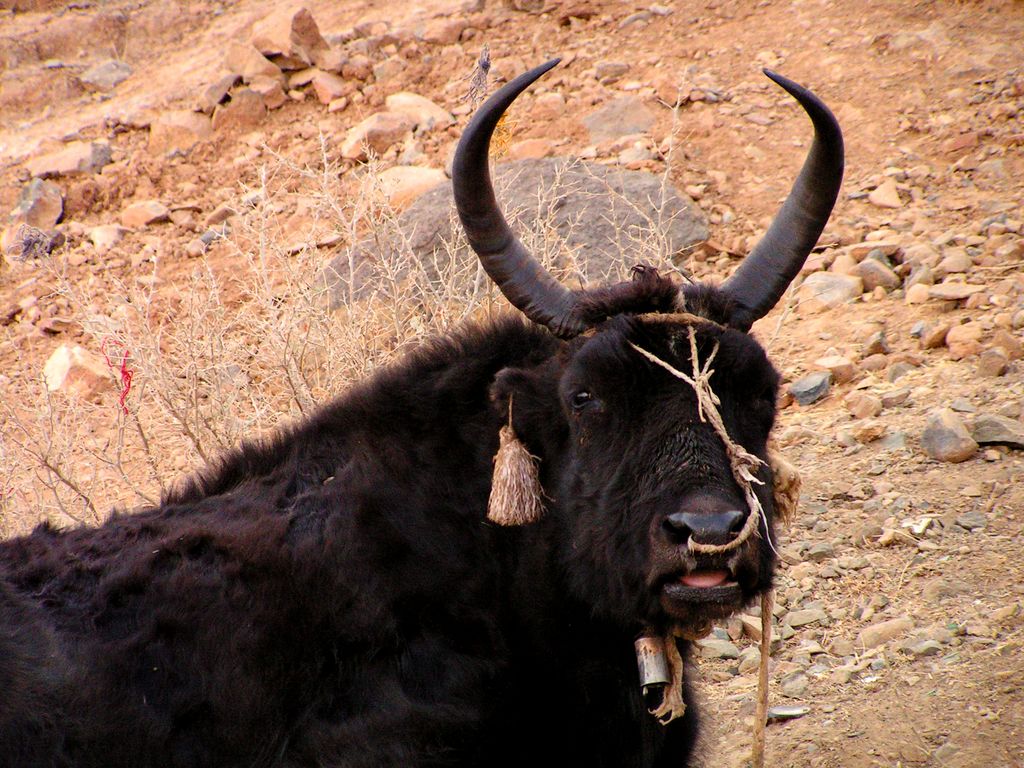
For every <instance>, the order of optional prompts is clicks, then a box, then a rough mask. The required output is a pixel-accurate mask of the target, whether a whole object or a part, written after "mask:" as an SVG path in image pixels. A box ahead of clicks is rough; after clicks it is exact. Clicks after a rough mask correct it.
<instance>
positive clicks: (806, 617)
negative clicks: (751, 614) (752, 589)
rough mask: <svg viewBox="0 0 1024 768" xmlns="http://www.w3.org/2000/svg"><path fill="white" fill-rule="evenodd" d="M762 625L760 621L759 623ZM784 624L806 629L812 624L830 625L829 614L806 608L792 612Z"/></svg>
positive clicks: (786, 616)
mask: <svg viewBox="0 0 1024 768" xmlns="http://www.w3.org/2000/svg"><path fill="white" fill-rule="evenodd" d="M758 623H759V624H760V621H759V622H758ZM782 623H783V624H785V625H786V626H789V627H806V626H808V625H810V624H822V623H828V614H827V613H825V611H823V610H821V609H820V608H805V609H802V610H798V611H790V612H789V613H787V614H786V615H785V616H783V617H782Z"/></svg>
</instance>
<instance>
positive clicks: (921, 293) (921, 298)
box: [903, 283, 929, 304]
mask: <svg viewBox="0 0 1024 768" xmlns="http://www.w3.org/2000/svg"><path fill="white" fill-rule="evenodd" d="M928 296H929V292H928V286H927V285H925V284H924V283H917V284H916V285H912V286H910V287H909V288H908V289H907V292H906V294H905V296H904V299H903V300H904V301H905V302H906V303H907V304H924V303H925V302H926V301H928Z"/></svg>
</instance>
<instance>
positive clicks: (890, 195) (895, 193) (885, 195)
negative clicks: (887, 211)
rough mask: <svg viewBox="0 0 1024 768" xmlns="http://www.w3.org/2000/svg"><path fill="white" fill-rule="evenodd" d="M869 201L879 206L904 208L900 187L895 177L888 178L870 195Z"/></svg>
mask: <svg viewBox="0 0 1024 768" xmlns="http://www.w3.org/2000/svg"><path fill="white" fill-rule="evenodd" d="M868 202H869V203H871V204H872V205H877V206H878V207H879V208H902V207H903V201H902V200H901V199H900V192H899V189H897V188H896V182H895V180H893V179H891V178H890V179H886V180H885V181H883V182H882V183H881V184H880V185H878V187H876V188H875V189H873V190H872V191H871V193H870V194H869V195H868Z"/></svg>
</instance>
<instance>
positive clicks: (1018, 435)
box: [971, 413, 1024, 450]
mask: <svg viewBox="0 0 1024 768" xmlns="http://www.w3.org/2000/svg"><path fill="white" fill-rule="evenodd" d="M971 437H972V438H974V440H975V441H976V442H977V443H978V444H980V445H1008V446H1009V447H1011V448H1016V449H1018V450H1024V424H1021V422H1020V421H1018V420H1017V419H1011V418H1009V417H1007V416H1000V415H999V414H995V413H981V414H978V416H977V417H976V418H975V419H974V423H973V424H972V425H971Z"/></svg>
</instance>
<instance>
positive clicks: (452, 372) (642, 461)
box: [0, 60, 843, 768]
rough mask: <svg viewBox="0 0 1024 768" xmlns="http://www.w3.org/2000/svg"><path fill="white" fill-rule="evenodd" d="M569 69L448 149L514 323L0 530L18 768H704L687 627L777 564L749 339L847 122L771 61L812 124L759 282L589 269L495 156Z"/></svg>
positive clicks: (8, 687)
mask: <svg viewBox="0 0 1024 768" xmlns="http://www.w3.org/2000/svg"><path fill="white" fill-rule="evenodd" d="M556 63H557V60H555V61H553V62H549V63H547V64H545V65H542V66H540V67H538V68H536V69H534V70H532V71H530V72H527V73H525V74H524V75H521V76H519V77H518V78H516V79H514V80H512V81H510V82H508V83H507V84H506V85H504V86H503V87H502V88H500V89H499V90H498V91H497V92H496V93H495V94H494V95H493V96H492V97H491V98H490V99H489V100H488V101H486V102H485V103H484V104H483V106H482V107H481V108H480V109H479V110H478V111H477V112H476V114H475V115H474V117H473V119H472V120H471V121H470V123H469V125H468V127H467V129H466V131H465V133H464V134H463V136H462V138H461V140H460V144H459V146H458V149H457V153H456V156H455V160H454V167H453V175H452V176H453V185H454V192H455V201H456V207H457V210H458V213H459V216H460V219H461V221H462V224H463V227H464V229H465V232H466V234H467V236H468V240H469V243H470V245H471V246H472V248H473V249H474V250H475V252H476V254H477V255H478V256H479V258H480V260H481V261H482V264H483V266H484V268H485V269H486V271H487V273H488V275H489V276H490V277H491V279H493V280H494V282H495V283H496V284H497V286H498V287H499V288H500V289H501V291H502V292H503V293H504V294H505V296H506V297H507V298H508V299H509V301H510V302H511V304H512V305H514V307H516V308H517V309H518V310H519V313H515V314H510V315H508V316H501V317H499V318H498V319H495V320H491V321H488V322H477V323H471V324H468V325H467V326H466V327H463V328H461V329H460V330H456V331H453V332H451V333H450V334H449V335H447V336H444V337H441V338H435V339H432V340H429V341H426V342H425V343H423V344H422V345H421V346H419V347H418V348H417V349H416V350H415V351H413V352H412V353H410V354H409V355H408V356H407V357H405V358H404V359H402V360H401V361H399V362H397V363H396V364H393V365H391V366H389V367H385V368H384V369H383V370H381V371H380V372H378V373H377V374H376V375H374V376H372V377H371V378H370V379H369V380H367V381H364V382H362V383H360V384H358V385H356V386H354V387H353V388H352V389H351V390H350V391H349V392H347V393H345V394H342V395H341V396H340V397H339V398H338V399H336V400H334V401H333V402H330V403H329V404H327V405H325V406H323V407H322V408H321V410H319V411H318V412H317V413H316V414H315V415H314V416H313V417H311V418H309V419H308V420H306V421H304V422H303V423H299V424H297V425H295V426H293V427H291V428H289V429H285V430H283V431H281V432H280V433H279V434H277V435H276V436H275V437H273V438H270V439H265V440H262V441H256V440H254V441H250V442H247V443H245V444H243V445H242V446H241V447H239V448H237V449H236V450H234V451H233V452H231V453H229V454H228V455H226V456H224V457H222V458H221V459H220V460H219V461H217V462H216V463H215V464H213V465H211V466H209V467H207V468H206V469H204V470H201V471H199V472H198V473H197V474H196V475H195V476H193V477H191V478H190V479H188V480H187V482H184V483H182V484H179V486H178V487H176V488H175V490H173V491H170V492H168V493H167V494H166V495H165V498H163V499H161V501H160V503H159V504H158V505H156V506H153V507H151V508H146V509H141V510H137V511H134V512H132V513H130V514H129V513H124V512H121V513H115V514H113V515H112V516H111V517H110V519H109V520H107V521H106V522H105V523H104V524H102V525H100V526H98V527H79V528H74V529H70V530H58V529H55V528H54V527H51V526H49V525H45V524H44V525H41V526H39V527H38V528H36V529H35V530H34V531H33V532H32V533H30V534H29V535H26V536H23V537H21V538H14V539H11V540H8V541H5V542H3V543H2V544H0V766H3V768H35V767H37V766H38V767H40V768H42V767H44V766H45V767H46V768H57V767H61V768H64V767H67V768H71V767H72V766H73V767H74V768H149V767H152V768H156V767H158V766H159V767H160V768H172V767H173V768H185V767H186V766H187V767H188V768H207V767H211V768H212V767H215V766H232V767H234V768H241V767H242V766H245V767H247V768H270V767H271V766H274V767H276V768H285V767H288V768H292V767H298V766H325V767H331V768H342V767H344V768H355V767H357V766H366V767H367V768H369V767H371V766H372V767H373V768H381V767H382V766H488V767H489V768H498V767H499V766H521V765H559V766H574V765H580V766H583V765H586V766H615V767H616V768H623V767H626V766H637V767H640V766H685V765H687V764H688V761H689V760H690V759H691V755H692V753H693V750H694V746H695V744H696V743H697V710H696V705H695V703H694V701H693V696H692V693H691V690H690V686H688V685H687V683H686V677H685V673H683V672H681V671H680V665H683V666H685V663H686V658H687V654H688V653H689V652H690V651H689V649H690V645H691V643H690V641H689V640H687V639H686V637H687V633H688V632H694V631H696V630H697V629H698V628H699V627H702V626H704V625H706V624H707V622H709V621H712V620H715V619H720V618H722V617H725V616H728V615H730V614H732V613H733V612H735V611H737V610H739V609H741V608H742V607H743V606H745V605H748V604H749V603H750V602H751V601H752V600H753V599H754V598H755V597H757V596H758V595H760V594H762V593H764V592H765V591H766V590H768V589H769V588H770V586H771V584H772V575H773V569H774V564H775V557H776V556H775V553H774V551H773V549H774V548H773V544H772V542H773V537H774V524H773V519H774V510H773V499H772V492H771V487H772V476H771V475H772V471H771V467H770V466H769V464H768V456H767V451H768V439H769V433H770V431H771V429H772V424H773V421H774V418H775V415H776V395H777V390H778V386H779V378H780V377H779V374H778V373H777V372H776V371H775V369H774V368H773V367H772V365H771V363H770V362H769V360H768V358H767V356H766V354H765V352H764V350H763V348H762V347H761V346H760V345H759V344H758V343H757V341H755V339H754V338H753V337H752V336H751V335H750V334H749V333H748V332H749V330H750V327H751V324H752V323H753V322H754V321H755V320H756V319H758V318H760V317H762V316H763V315H765V314H766V313H767V312H768V311H769V310H770V309H771V308H772V306H773V305H775V304H776V303H777V301H778V300H779V299H780V297H781V296H782V294H783V292H784V291H785V290H786V288H787V286H788V285H789V283H790V282H791V281H792V279H793V278H794V277H795V275H796V274H797V272H798V271H799V269H800V267H801V265H802V264H803V262H804V260H805V258H806V257H807V255H808V253H809V252H810V251H811V249H812V248H813V246H814V245H815V243H816V241H817V239H818V237H819V236H820V234H821V231H822V229H823V227H824V225H825V223H826V221H827V219H828V217H829V215H830V213H831V210H832V207H833V205H834V202H835V199H836V195H837V193H838V189H839V185H840V181H841V178H842V172H843V143H842V137H841V133H840V130H839V127H838V124H837V122H836V120H835V118H834V117H833V115H832V114H831V112H830V111H829V110H828V108H827V107H826V106H825V105H824V104H823V103H822V102H821V101H820V100H819V99H818V98H817V97H816V96H815V95H814V94H812V93H811V92H810V91H808V90H806V89H804V88H803V87H801V86H799V85H797V84H795V83H793V82H791V81H789V80H787V79H785V78H783V77H781V76H779V75H776V74H773V73H766V74H768V76H769V77H770V78H771V79H772V80H774V81H775V82H776V83H777V84H779V85H780V86H781V87H782V88H784V89H785V90H786V91H788V92H789V94H791V95H792V96H793V97H794V98H795V99H796V100H797V101H798V102H799V104H800V105H801V106H802V107H803V109H804V111H805V112H806V113H807V114H808V115H809V117H810V119H811V121H812V123H813V126H814V130H815V134H814V139H813V142H812V145H811V148H810V150H809V153H808V156H807V159H806V161H805V163H804V166H803V168H802V169H801V171H800V173H799V176H798V178H797V180H796V182H795V184H794V186H793V188H792V190H791V192H790V193H789V195H788V197H787V199H786V200H785V202H784V204H783V205H782V208H781V210H780V212H779V213H778V215H777V216H776V218H775V219H774V221H773V223H772V224H771V226H770V227H769V229H768V230H767V232H766V234H765V236H764V238H763V239H762V240H761V242H760V243H759V244H758V245H757V246H756V247H755V248H754V249H753V250H752V252H751V253H750V254H749V255H748V256H747V258H746V259H745V260H744V261H743V262H742V263H741V265H740V266H739V268H738V269H737V270H736V272H735V273H734V274H733V275H732V276H730V277H729V278H728V279H727V280H726V281H725V282H724V283H723V284H722V285H721V286H719V287H714V286H710V285H696V284H688V283H677V282H676V281H674V280H673V279H670V278H669V277H667V276H665V275H662V274H659V273H658V272H657V271H656V270H654V269H652V268H642V267H641V268H637V269H636V270H635V271H634V274H633V276H632V279H629V280H627V281H625V282H623V283H620V284H614V285H610V286H603V287H597V288H591V289H584V288H581V289H579V290H569V289H566V288H564V287H563V286H562V285H560V284H559V283H558V282H557V281H556V280H555V279H554V278H553V277H552V276H551V275H549V274H548V273H546V272H545V271H544V270H543V269H542V268H541V266H540V265H539V262H537V261H536V260H535V259H534V257H533V256H531V254H530V253H529V252H528V251H527V249H526V248H525V246H524V245H523V244H522V243H521V242H520V241H519V240H518V239H517V238H516V236H515V235H514V234H513V232H512V230H511V228H510V227H509V225H508V224H507V222H506V220H505V219H504V218H503V216H502V213H501V210H500V207H499V204H498V202H497V200H496V199H495V194H494V191H493V188H492V184H491V180H490V175H489V174H490V172H489V168H488V152H489V144H490V139H491V134H492V132H493V130H494V128H495V126H496V124H497V121H498V120H499V119H500V117H501V115H502V114H503V113H504V112H505V110H506V109H507V108H508V107H509V105H510V104H511V103H512V101H513V100H514V99H515V98H516V97H517V96H518V95H519V94H520V93H521V92H522V91H523V90H524V89H525V88H526V87H527V86H528V85H530V84H531V83H532V82H533V81H535V80H536V79H537V78H539V77H540V76H541V75H543V74H544V73H545V72H547V71H548V70H549V69H551V67H553V66H554V65H555V64H556ZM713 416H716V417H717V421H716V419H715V418H712V417H713ZM716 425H717V426H716ZM506 430H507V431H506ZM506 437H507V438H508V439H507V440H506ZM506 443H507V445H506ZM506 448H508V450H509V452H511V453H513V454H514V453H515V452H516V451H518V456H519V459H520V460H521V466H520V467H519V469H520V470H523V469H524V468H525V471H526V475H527V476H526V477H525V478H524V482H523V483H520V486H521V487H522V488H526V489H529V488H531V487H533V489H534V490H533V493H534V494H535V496H534V498H533V499H523V498H520V499H517V498H515V496H516V493H517V492H516V491H514V488H516V487H520V486H516V485H515V484H514V483H513V484H511V485H509V484H508V483H506V485H507V487H506V488H505V492H506V495H511V496H512V497H513V498H511V500H510V502H509V503H511V504H512V505H513V506H515V505H517V504H518V505H519V506H523V505H524V503H526V502H529V503H528V504H527V506H528V507H531V508H532V509H533V513H532V515H531V517H530V519H529V521H528V522H525V523H524V524H522V525H499V524H497V523H496V522H494V521H492V519H491V518H489V517H488V514H489V513H488V506H489V500H490V501H491V502H493V498H492V491H493V490H496V486H497V483H498V480H497V470H498V468H497V467H495V460H496V459H495V457H496V455H497V454H500V453H502V452H504V451H505V449H506ZM737 456H740V457H741V458H742V457H746V458H747V459H748V460H749V461H748V464H747V468H748V474H747V475H746V476H745V477H747V478H748V480H749V481H748V482H744V481H743V477H744V475H742V474H741V473H738V472H737V471H736V467H737ZM524 459H525V461H523V460H524ZM498 461H499V463H501V457H500V456H499V457H498ZM531 471H532V477H531V476H530V473H531ZM503 482H505V481H503ZM510 488H512V489H513V490H512V491H510V490H509V489H510ZM522 495H524V496H525V495H528V493H527V492H526V491H523V492H522ZM506 522H507V521H506ZM638 637H639V638H641V639H644V638H647V639H651V638H668V640H667V641H665V644H664V647H663V649H662V650H663V653H662V655H663V656H664V658H655V661H658V662H659V663H661V665H662V667H664V668H665V669H668V670H669V672H668V674H667V677H668V678H671V679H668V680H666V679H640V678H639V677H638V667H637V663H638V653H637V650H636V646H635V643H636V641H637V638H638ZM655 656H657V653H655ZM655 677H657V675H655ZM662 677H663V678H664V677H665V673H664V672H663V673H662ZM669 695H674V696H675V697H676V698H675V701H674V703H673V705H672V706H671V707H670V710H671V711H670V712H669V713H668V715H667V716H665V709H664V708H665V706H667V698H666V697H668V696H669ZM652 712H654V713H655V714H652ZM659 712H660V714H658V713H659ZM656 715H657V716H656Z"/></svg>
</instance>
